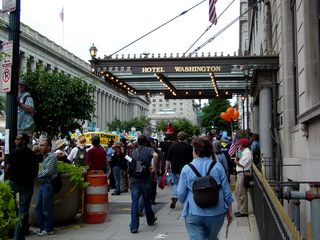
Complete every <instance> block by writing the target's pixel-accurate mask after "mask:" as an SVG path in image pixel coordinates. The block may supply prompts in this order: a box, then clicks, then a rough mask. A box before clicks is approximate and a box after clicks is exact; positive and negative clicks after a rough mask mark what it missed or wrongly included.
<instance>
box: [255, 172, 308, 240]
mask: <svg viewBox="0 0 320 240" xmlns="http://www.w3.org/2000/svg"><path fill="white" fill-rule="evenodd" d="M253 169H254V171H253V176H254V183H253V186H252V187H251V188H250V190H249V192H250V195H251V199H252V205H253V209H254V214H255V218H256V221H257V226H258V229H259V235H260V239H262V240H264V239H266V240H269V239H272V240H277V239H302V238H301V236H300V234H299V232H298V231H297V230H296V228H295V226H294V225H293V223H292V220H291V219H290V217H289V216H288V214H287V213H286V211H285V209H284V208H283V206H282V205H281V203H280V202H279V200H278V199H277V197H276V195H275V193H274V192H273V190H272V188H271V187H270V185H269V184H268V182H267V180H266V179H265V178H264V177H263V176H262V175H261V174H260V172H259V171H258V170H257V168H256V167H255V166H254V167H253Z"/></svg>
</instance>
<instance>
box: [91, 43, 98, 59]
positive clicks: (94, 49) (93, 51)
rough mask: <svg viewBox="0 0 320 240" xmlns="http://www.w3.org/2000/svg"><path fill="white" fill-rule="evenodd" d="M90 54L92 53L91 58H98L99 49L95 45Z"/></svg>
mask: <svg viewBox="0 0 320 240" xmlns="http://www.w3.org/2000/svg"><path fill="white" fill-rule="evenodd" d="M89 52H90V55H91V58H96V56H97V52H98V49H97V48H96V46H95V45H94V44H93V43H92V46H91V47H90V49H89Z"/></svg>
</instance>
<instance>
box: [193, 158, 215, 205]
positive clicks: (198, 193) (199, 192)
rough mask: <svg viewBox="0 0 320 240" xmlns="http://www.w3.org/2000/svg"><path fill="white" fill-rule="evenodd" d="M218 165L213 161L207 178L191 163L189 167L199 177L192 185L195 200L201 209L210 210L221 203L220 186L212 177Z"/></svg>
mask: <svg viewBox="0 0 320 240" xmlns="http://www.w3.org/2000/svg"><path fill="white" fill-rule="evenodd" d="M215 164H216V161H212V163H211V164H210V167H209V170H208V172H207V174H206V176H204V177H202V176H201V174H200V173H199V171H198V170H197V169H196V168H195V166H193V165H192V164H191V163H189V164H188V166H189V167H190V168H191V169H192V170H193V172H194V173H195V174H196V175H197V178H196V179H195V180H194V182H193V185H192V193H193V200H194V201H195V203H196V204H197V205H198V206H199V207H201V208H208V207H213V206H215V205H216V204H217V203H218V201H219V189H220V186H219V185H218V183H217V182H216V180H215V179H214V178H213V177H212V176H210V171H211V169H212V168H213V167H214V165H215Z"/></svg>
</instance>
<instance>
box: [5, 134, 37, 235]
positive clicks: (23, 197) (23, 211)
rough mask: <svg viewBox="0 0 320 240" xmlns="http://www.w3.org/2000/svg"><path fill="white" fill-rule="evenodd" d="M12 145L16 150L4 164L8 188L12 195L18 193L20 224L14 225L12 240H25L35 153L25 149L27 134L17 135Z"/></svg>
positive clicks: (35, 164) (34, 169) (34, 167)
mask: <svg viewBox="0 0 320 240" xmlns="http://www.w3.org/2000/svg"><path fill="white" fill-rule="evenodd" d="M14 143H15V145H16V147H17V149H15V150H14V151H13V152H12V153H11V154H10V156H9V159H8V162H7V164H6V177H7V178H8V179H9V186H10V187H11V189H12V190H13V192H14V195H16V193H19V206H18V209H19V210H18V217H19V218H20V219H21V223H18V224H17V225H16V229H15V232H14V239H25V237H24V233H26V232H27V230H28V216H29V214H28V213H29V208H30V203H31V198H32V194H33V186H34V179H35V178H36V176H37V171H38V163H37V161H36V155H35V153H34V152H33V151H32V150H31V149H30V148H28V147H27V145H28V143H29V136H28V135H27V134H22V135H18V136H17V137H16V139H15V141H14Z"/></svg>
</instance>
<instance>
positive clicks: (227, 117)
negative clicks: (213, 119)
mask: <svg viewBox="0 0 320 240" xmlns="http://www.w3.org/2000/svg"><path fill="white" fill-rule="evenodd" d="M231 117H232V116H231V114H230V112H227V113H226V116H225V119H224V120H226V121H227V122H230V121H231Z"/></svg>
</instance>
